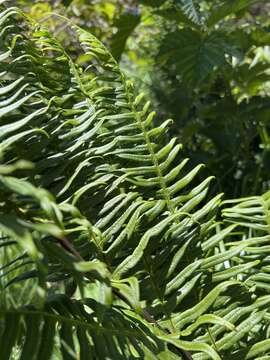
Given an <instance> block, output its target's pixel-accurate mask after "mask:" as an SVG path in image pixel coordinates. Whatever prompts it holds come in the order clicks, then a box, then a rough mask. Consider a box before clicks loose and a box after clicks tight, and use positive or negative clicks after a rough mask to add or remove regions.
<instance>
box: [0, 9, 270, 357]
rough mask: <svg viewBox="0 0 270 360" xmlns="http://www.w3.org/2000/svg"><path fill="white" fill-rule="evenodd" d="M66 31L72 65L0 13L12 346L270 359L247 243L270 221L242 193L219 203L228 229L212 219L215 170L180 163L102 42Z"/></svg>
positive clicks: (6, 321) (0, 203) (53, 42)
mask: <svg viewBox="0 0 270 360" xmlns="http://www.w3.org/2000/svg"><path fill="white" fill-rule="evenodd" d="M63 21H67V20H63ZM70 26H71V28H72V29H73V31H74V38H76V39H77V40H78V43H79V44H80V46H81V49H82V52H83V56H80V62H79V63H78V61H77V59H74V58H73V57H72V56H71V55H70V54H68V53H67V52H66V50H65V49H64V48H63V46H62V45H61V44H60V43H59V42H58V40H57V39H55V38H54V37H53V36H52V35H51V34H50V33H49V32H48V31H47V30H46V29H44V28H42V27H40V26H37V25H36V24H33V23H31V21H30V20H28V19H26V18H25V17H24V15H23V14H21V12H20V11H19V10H18V9H15V8H14V9H13V8H10V9H7V10H4V11H3V12H2V13H1V14H0V27H1V33H0V36H1V40H2V41H1V54H0V57H1V64H0V67H1V71H2V74H1V75H2V77H1V85H2V87H1V88H0V116H1V126H0V136H1V144H0V151H1V155H2V159H1V160H2V167H1V174H2V175H1V178H0V190H1V193H0V194H1V195H0V196H1V198H0V232H1V236H2V238H1V243H0V246H1V248H0V250H1V249H10V248H11V247H16V249H17V250H16V251H14V252H13V253H12V251H11V253H10V254H9V256H7V255H6V254H5V253H3V256H2V258H3V259H4V261H5V263H4V264H3V266H2V265H1V266H2V267H1V272H2V275H1V279H2V280H1V284H2V288H3V289H2V291H1V299H3V303H4V302H5V303H7V306H6V307H5V308H4V310H3V311H2V312H1V313H0V316H1V317H0V321H1V326H2V327H1V328H2V330H1V331H0V338H1V339H2V341H3V339H5V338H6V336H7V334H9V333H10V332H12V331H14V324H15V323H17V322H19V326H18V330H17V331H18V332H17V333H16V336H15V335H14V338H12V340H10V342H8V344H6V345H5V352H6V354H10V353H11V351H16V349H17V350H18V351H22V356H24V357H25V356H27V354H29V353H33V354H35V356H37V358H38V359H39V358H40V357H39V356H41V353H42V354H44V355H43V356H44V358H46V359H47V358H48V359H49V358H50V356H51V352H52V350H53V349H54V347H56V348H57V349H58V350H55V351H59V352H60V353H62V357H63V358H64V359H66V358H67V359H68V358H74V356H76V354H78V353H80V354H81V355H80V356H81V358H82V359H83V358H84V357H83V356H85V354H86V353H89V354H92V356H93V357H94V358H95V357H96V358H101V359H103V358H106V356H107V357H109V358H116V357H117V358H142V357H145V358H149V359H152V358H153V359H156V358H160V359H174V358H181V357H182V358H191V355H190V354H191V352H192V353H194V354H193V355H192V356H193V357H192V358H194V359H209V358H211V359H221V358H223V355H225V356H226V355H227V354H228V353H231V354H233V356H235V358H237V356H240V355H239V354H244V355H243V356H246V358H254V356H257V355H258V354H260V353H264V352H267V351H268V350H267V349H268V348H267V346H268V343H264V342H263V343H262V344H263V346H262V347H261V348H260V347H259V345H258V344H260V342H261V341H265V338H266V336H265V335H264V334H267V331H268V330H267V329H268V317H269V315H268V312H267V306H268V303H269V302H270V298H269V296H270V295H268V287H267V286H264V287H263V286H261V287H260V286H258V287H257V285H256V284H257V282H258V283H261V282H262V283H264V284H265V283H266V282H265V281H264V280H259V278H256V275H257V276H261V275H260V272H259V273H257V269H258V268H259V267H260V266H261V265H260V264H261V260H260V256H261V255H260V254H261V251H260V246H261V245H262V244H265V243H266V242H267V236H268V235H265V234H261V233H260V234H259V235H258V234H256V236H257V235H258V236H259V237H258V238H255V237H254V238H252V237H249V238H248V239H247V240H242V236H243V233H244V234H246V236H247V234H248V232H246V231H245V227H247V228H248V229H251V230H250V231H252V228H253V227H254V226H256V229H257V230H261V231H264V230H265V229H266V228H265V224H264V221H267V220H265V219H268V215H267V214H268V208H267V209H266V208H265V212H264V213H263V215H261V213H260V211H261V208H259V209H257V208H256V209H255V210H254V209H253V208H252V209H251V210H250V209H249V208H248V207H249V206H253V203H252V204H251V203H250V200H249V199H248V200H246V201H245V202H244V203H241V204H242V205H238V206H237V205H236V206H233V207H231V208H230V209H229V210H226V211H225V212H224V214H225V215H226V216H227V217H228V218H230V219H234V218H235V216H234V214H235V212H237V214H238V215H237V216H238V217H240V218H237V221H236V224H232V225H231V224H229V225H228V226H227V225H226V226H223V225H222V224H220V223H218V222H217V221H216V212H217V210H218V209H219V205H220V202H221V195H217V196H215V197H213V198H211V199H209V198H208V196H207V193H208V188H209V185H210V182H211V180H212V177H209V178H206V179H205V180H203V181H201V182H200V181H198V180H196V179H197V174H198V172H199V171H200V169H201V167H202V165H198V166H197V167H195V168H193V169H190V168H189V167H188V164H187V162H188V159H183V158H182V156H181V145H180V144H178V143H177V141H176V139H171V140H170V139H168V137H167V130H168V126H169V125H170V123H171V120H168V121H165V122H164V123H163V124H162V125H156V124H155V113H154V112H151V110H150V104H149V103H148V102H145V99H144V96H143V94H141V95H139V96H137V97H135V96H134V94H133V88H132V84H131V83H130V82H129V81H127V80H126V79H125V76H124V75H123V73H122V72H121V70H120V69H119V66H118V64H117V62H116V61H115V59H114V58H113V57H112V55H111V54H110V53H109V52H108V50H107V49H106V47H105V46H104V45H102V44H101V43H100V42H99V41H98V40H97V39H96V38H95V37H94V36H92V35H91V34H89V33H88V32H86V31H85V30H82V29H81V28H79V27H77V26H74V25H72V24H70ZM21 160H24V161H25V160H27V161H28V162H27V163H25V162H23V163H22V162H21ZM30 163H31V164H32V167H31V168H29V165H30ZM265 197H266V198H267V195H265ZM252 201H253V200H252ZM254 201H255V200H254ZM256 201H259V200H258V199H257V198H256ZM256 201H255V203H256ZM265 202H266V204H268V203H267V199H266V200H265ZM255 203H254V204H255ZM243 204H244V205H243ZM256 204H257V203H256ZM254 206H255V205H254ZM239 207H240V209H245V210H244V211H242V210H241V211H240V210H239ZM252 211H255V212H256V214H255V213H252ZM250 214H255V215H256V216H255V218H254V219H256V220H257V221H258V222H259V221H260V224H259V225H258V223H257V225H254V226H253V225H252V221H251V218H250V216H251V215H250ZM246 216H248V217H246ZM262 216H264V217H263V218H262ZM239 219H240V220H239ZM250 224H251V225H250ZM238 227H239V228H238ZM243 229H244V230H243ZM249 235H250V234H248V236H249ZM235 239H236V240H235ZM240 239H241V241H239V240H240ZM258 239H259V240H258ZM255 241H257V242H258V244H259V246H255V248H254V249H253V250H252V248H253V246H252V244H253V243H255ZM264 248H265V246H262V249H263V250H262V251H264ZM5 251H6V250H5ZM8 251H9V250H8ZM254 254H255V255H254ZM10 255H14V257H13V256H10ZM266 259H267V257H266ZM266 261H267V260H266ZM24 266H26V270H25V269H24ZM263 271H264V270H263ZM251 274H252V275H251ZM254 276H255V278H254ZM26 279H37V291H36V294H35V295H36V297H35V298H34V299H33V301H30V303H27V304H22V306H17V307H16V306H15V305H14V302H13V301H10V302H7V301H6V299H7V298H8V295H7V294H8V291H9V290H8V289H10V288H12V287H13V286H14V287H16V286H20V284H21V283H22V280H26ZM59 284H64V290H63V288H62V287H61V286H62V285H61V286H60V285H59ZM4 287H6V289H4ZM77 287H78V289H79V290H76V289H77ZM63 292H64V293H65V295H63ZM11 299H12V297H11ZM25 305H30V308H29V306H26V307H25ZM19 319H20V320H19ZM254 327H257V328H258V329H260V330H261V331H258V332H257V333H256V334H254V333H253V329H254ZM48 329H51V336H49V337H48ZM33 332H35V333H36V334H39V335H40V336H38V335H37V337H38V339H39V340H38V341H36V342H33V339H32V335H31V334H33ZM47 338H48V341H49V344H50V346H49V347H48V349H49V350H48V351H47V352H46V351H44V350H43V346H44V344H43V341H45V340H44V339H47ZM57 339H58V340H57ZM57 341H58V343H57ZM54 343H55V345H54ZM103 344H106V346H105V345H103ZM168 344H169V345H168ZM16 346H18V348H16ZM244 349H246V350H244ZM260 349H263V350H260ZM245 351H246V353H244V352H245ZM254 354H255V355H254ZM7 356H8V355H7ZM241 356H242V355H241ZM25 358H27V357H25ZM243 358H245V357H243Z"/></svg>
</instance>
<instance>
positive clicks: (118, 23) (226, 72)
mask: <svg viewBox="0 0 270 360" xmlns="http://www.w3.org/2000/svg"><path fill="white" fill-rule="evenodd" d="M10 3H11V4H12V3H15V4H18V3H20V4H22V6H23V7H24V9H25V10H26V11H27V12H29V13H30V14H31V16H33V17H34V18H35V19H36V20H40V19H41V18H44V17H45V18H46V13H49V12H51V11H55V12H57V13H61V14H64V15H66V16H67V17H68V18H70V19H72V20H73V21H74V22H75V23H77V24H78V25H80V26H82V27H83V28H85V29H87V30H89V31H91V32H92V33H93V34H95V35H96V36H97V37H98V38H99V39H101V40H102V41H103V42H104V43H105V44H106V45H107V46H109V48H110V50H111V52H112V54H113V55H114V56H115V58H116V59H117V60H119V59H120V58H121V61H122V62H121V64H122V68H123V70H124V71H125V72H126V73H127V74H128V76H129V77H132V78H133V79H134V81H135V85H136V87H137V89H138V91H141V90H143V91H145V92H147V94H148V96H149V97H150V98H151V99H152V101H153V102H154V104H155V108H156V109H158V120H157V121H159V122H162V121H164V119H166V118H172V119H174V126H173V127H172V129H171V134H172V135H177V136H179V138H180V139H181V142H182V143H183V144H184V145H185V151H186V154H187V155H188V156H190V157H191V161H192V162H193V163H194V164H198V163H200V162H204V163H206V165H207V171H208V172H209V174H211V175H215V176H216V178H217V179H218V180H217V182H216V187H217V190H218V191H224V192H225V193H226V194H227V195H228V196H230V197H237V196H242V195H249V194H253V193H257V192H261V191H265V190H267V188H268V171H269V166H270V165H269V164H270V158H269V150H268V148H269V140H268V131H269V130H268V128H269V125H268V115H269V113H268V94H269V83H268V82H269V79H268V75H269V74H268V73H269V70H268V68H269V47H268V46H269V45H268V44H269V17H268V11H269V4H267V1H251V0H250V1H243V0H233V1H229V2H225V1H221V0H215V1H196V0H193V1H181V0H169V1H162V0H160V1H151V0H141V1H132V0H129V1H128V0H121V1H113V0H111V1H99V0H95V1H90V2H89V1H83V0H73V1H60V0H59V1H45V2H42V1H35V2H34V3H33V2H32V1H31V2H29V3H27V1H25V0H24V1H21V2H18V1H10ZM48 22H49V27H50V30H51V31H53V32H54V33H56V34H57V33H61V29H62V26H65V25H62V24H61V22H60V23H59V21H58V20H57V19H56V18H54V19H53V18H50V20H48ZM58 23H59V25H58ZM63 37H64V39H63V40H64V41H65V42H66V44H65V45H66V46H68V47H69V50H70V51H73V52H74V53H75V54H78V49H77V50H76V44H72V43H69V44H68V43H67V42H69V41H70V39H69V40H68V37H67V36H66V34H65V33H63Z"/></svg>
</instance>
